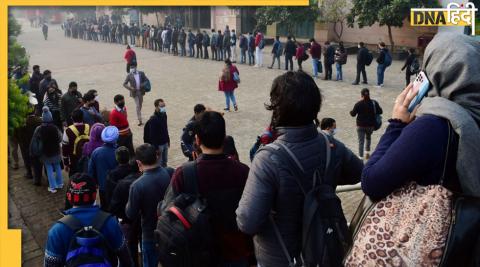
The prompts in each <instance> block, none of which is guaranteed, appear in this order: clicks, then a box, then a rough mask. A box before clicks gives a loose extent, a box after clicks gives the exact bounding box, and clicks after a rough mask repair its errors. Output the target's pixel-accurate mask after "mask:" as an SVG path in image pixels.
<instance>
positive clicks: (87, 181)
mask: <svg viewBox="0 0 480 267" xmlns="http://www.w3.org/2000/svg"><path fill="white" fill-rule="evenodd" d="M96 198H97V183H96V182H95V180H94V179H93V178H92V177H90V176H89V175H88V174H86V173H76V174H74V175H72V176H71V177H70V184H69V186H68V190H67V199H68V201H69V202H70V204H72V206H85V205H92V204H93V203H94V202H95V199H96Z"/></svg>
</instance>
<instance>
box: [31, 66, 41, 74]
mask: <svg viewBox="0 0 480 267" xmlns="http://www.w3.org/2000/svg"><path fill="white" fill-rule="evenodd" d="M32 69H33V72H35V73H39V72H40V66H38V65H33V68H32Z"/></svg>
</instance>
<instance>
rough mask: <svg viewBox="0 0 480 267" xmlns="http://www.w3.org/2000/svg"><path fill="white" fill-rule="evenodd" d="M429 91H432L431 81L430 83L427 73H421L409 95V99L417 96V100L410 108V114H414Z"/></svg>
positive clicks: (411, 103) (414, 100)
mask: <svg viewBox="0 0 480 267" xmlns="http://www.w3.org/2000/svg"><path fill="white" fill-rule="evenodd" d="M428 90H430V81H428V78H427V75H426V74H425V72H423V71H421V72H420V73H419V74H418V76H417V78H416V79H415V81H413V87H412V89H411V90H410V91H409V92H408V94H407V98H409V97H411V96H412V95H415V98H414V99H413V100H412V102H410V105H409V106H408V112H410V113H411V112H413V110H414V109H415V107H416V106H417V105H418V104H420V102H421V101H422V99H423V98H424V97H425V96H426V95H427V92H428Z"/></svg>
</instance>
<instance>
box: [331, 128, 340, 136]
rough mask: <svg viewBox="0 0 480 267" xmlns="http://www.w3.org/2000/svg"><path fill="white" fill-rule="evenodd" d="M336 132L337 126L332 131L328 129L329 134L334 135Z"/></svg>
mask: <svg viewBox="0 0 480 267" xmlns="http://www.w3.org/2000/svg"><path fill="white" fill-rule="evenodd" d="M336 133H338V131H337V128H335V129H333V130H332V131H330V134H331V135H332V136H334V135H335V134H336Z"/></svg>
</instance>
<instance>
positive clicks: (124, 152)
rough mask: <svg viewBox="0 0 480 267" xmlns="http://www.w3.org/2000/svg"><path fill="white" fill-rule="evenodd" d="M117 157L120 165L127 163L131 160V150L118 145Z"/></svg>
mask: <svg viewBox="0 0 480 267" xmlns="http://www.w3.org/2000/svg"><path fill="white" fill-rule="evenodd" d="M115 159H116V160H117V162H118V164H120V165H127V164H128V162H129V161H130V151H128V148H127V147H125V146H121V147H118V148H117V149H116V150H115Z"/></svg>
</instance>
